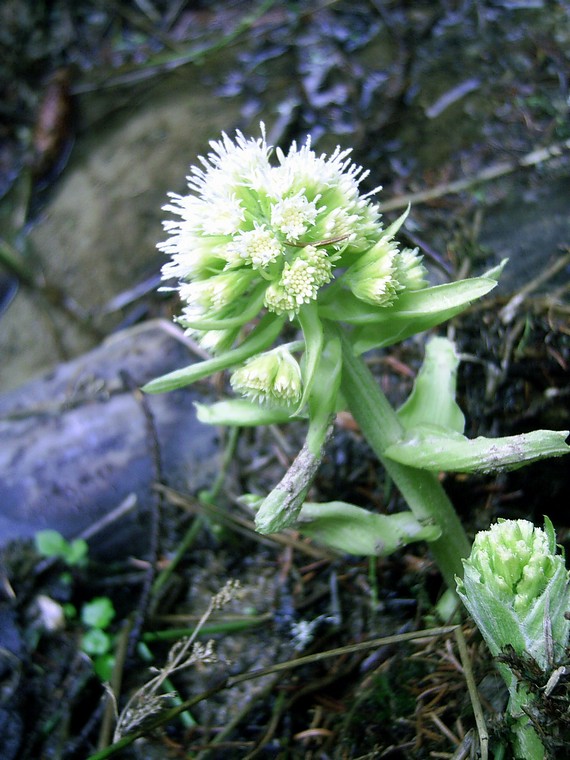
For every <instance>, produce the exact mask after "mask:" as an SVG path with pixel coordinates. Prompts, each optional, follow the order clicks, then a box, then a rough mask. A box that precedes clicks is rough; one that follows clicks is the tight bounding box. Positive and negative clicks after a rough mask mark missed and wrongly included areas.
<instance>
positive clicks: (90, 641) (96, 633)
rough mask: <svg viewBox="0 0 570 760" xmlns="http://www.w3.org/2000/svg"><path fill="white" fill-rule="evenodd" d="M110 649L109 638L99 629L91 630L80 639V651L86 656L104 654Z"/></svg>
mask: <svg viewBox="0 0 570 760" xmlns="http://www.w3.org/2000/svg"><path fill="white" fill-rule="evenodd" d="M110 648H111V637H110V636H109V634H108V633H105V631H102V630H101V629H100V628H91V630H89V631H87V632H86V633H85V634H84V635H83V638H82V639H81V649H82V650H83V651H84V652H85V653H86V654H88V655H90V656H93V655H100V654H106V653H107V652H108V651H109V649H110Z"/></svg>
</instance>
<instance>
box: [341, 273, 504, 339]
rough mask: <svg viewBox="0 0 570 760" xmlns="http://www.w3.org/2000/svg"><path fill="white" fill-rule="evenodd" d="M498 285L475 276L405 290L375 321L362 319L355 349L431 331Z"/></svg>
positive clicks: (491, 280)
mask: <svg viewBox="0 0 570 760" xmlns="http://www.w3.org/2000/svg"><path fill="white" fill-rule="evenodd" d="M496 285H497V281H496V280H494V279H492V278H489V277H474V278H472V279H469V280H460V281H459V282H450V283H446V284H444V285H434V286H433V287H431V288H424V289H423V290H414V291H410V292H406V293H403V294H402V295H401V296H400V297H399V298H398V300H397V301H396V303H395V304H393V305H392V306H388V307H385V308H384V309H382V310H380V309H379V310H378V311H379V312H380V311H381V314H379V315H377V316H376V318H375V319H374V320H372V319H370V320H368V322H365V321H362V322H360V324H362V325H364V326H363V327H361V328H360V329H358V330H356V331H355V333H354V350H355V352H356V353H358V354H362V353H364V352H365V351H369V350H370V349H372V348H385V347H386V346H391V345H393V344H394V343H398V342H400V341H402V340H405V339H406V338H409V337H410V336H412V335H416V334H417V333H421V332H424V331H425V330H429V329H430V328H432V327H435V326H437V325H439V324H441V323H442V322H446V321H447V320H448V319H451V317H454V316H456V315H457V314H459V313H460V312H462V311H464V310H465V309H466V308H467V307H468V306H469V305H470V304H471V302H472V301H474V300H476V299H477V298H481V297H482V296H484V295H486V294H487V293H489V291H491V290H492V289H493V288H494V287H496ZM356 324H358V323H356Z"/></svg>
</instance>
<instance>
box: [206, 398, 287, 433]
mask: <svg viewBox="0 0 570 760" xmlns="http://www.w3.org/2000/svg"><path fill="white" fill-rule="evenodd" d="M194 406H195V407H196V416H197V417H198V419H199V420H200V422H204V423H206V424H207V425H235V426H237V427H257V426H258V425H279V424H282V423H284V422H290V421H291V420H295V419H300V417H299V416H298V415H295V413H294V412H293V411H292V410H291V409H290V408H289V409H288V408H286V407H272V406H262V405H261V404H258V403H256V402H255V401H249V400H248V399H241V398H239V399H238V398H236V399H228V400H225V401H218V402H217V403H215V404H200V403H199V402H195V403H194Z"/></svg>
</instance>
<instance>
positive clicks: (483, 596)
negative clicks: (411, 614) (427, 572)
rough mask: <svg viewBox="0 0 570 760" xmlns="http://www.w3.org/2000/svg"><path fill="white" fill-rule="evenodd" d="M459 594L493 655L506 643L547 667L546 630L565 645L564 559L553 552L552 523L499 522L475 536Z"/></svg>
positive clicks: (567, 625) (566, 595) (568, 626)
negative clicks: (542, 524)
mask: <svg viewBox="0 0 570 760" xmlns="http://www.w3.org/2000/svg"><path fill="white" fill-rule="evenodd" d="M463 564H464V567H465V577H464V579H463V580H462V581H458V592H459V595H460V596H461V598H462V599H463V601H464V603H465V605H466V607H467V609H468V610H469V612H470V613H471V615H472V616H473V618H474V619H475V621H476V622H477V625H478V627H479V628H480V630H481V632H482V633H483V635H484V636H485V639H486V641H487V644H488V646H489V648H490V650H491V652H492V653H493V654H494V655H497V654H498V653H499V652H500V651H501V650H502V649H504V647H506V646H507V645H509V646H512V647H513V648H514V649H515V651H516V653H517V654H523V653H525V652H526V653H529V654H531V655H532V656H533V657H534V658H535V659H536V661H537V662H538V663H539V665H540V666H541V667H542V668H544V669H546V667H547V665H548V642H547V641H546V636H547V631H551V634H552V637H553V639H554V640H555V641H557V642H558V646H559V647H562V648H563V647H565V646H566V643H567V640H568V633H569V630H570V622H569V621H568V620H566V617H565V613H566V612H567V611H568V606H569V603H570V599H569V586H568V573H567V572H566V567H565V563H564V557H563V556H562V555H560V554H557V553H556V539H555V536H554V530H553V528H552V524H551V523H550V522H549V521H546V524H545V529H544V530H542V529H541V528H535V526H534V525H533V524H532V523H531V522H529V521H528V520H500V521H499V522H498V523H497V524H496V525H493V526H492V527H491V528H490V529H489V530H486V531H481V532H479V533H478V534H477V535H476V537H475V541H474V542H473V548H472V550H471V556H470V557H469V559H468V560H464V563H463Z"/></svg>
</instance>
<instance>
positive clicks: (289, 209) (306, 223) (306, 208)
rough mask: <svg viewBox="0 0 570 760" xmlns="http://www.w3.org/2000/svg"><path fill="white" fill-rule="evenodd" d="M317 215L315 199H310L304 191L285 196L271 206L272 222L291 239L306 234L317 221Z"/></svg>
mask: <svg viewBox="0 0 570 760" xmlns="http://www.w3.org/2000/svg"><path fill="white" fill-rule="evenodd" d="M316 200H318V196H317V198H316ZM316 217H317V207H316V205H315V201H308V200H307V197H306V196H305V195H303V194H302V193H299V194H298V195H294V196H293V197H291V198H283V199H281V200H280V201H278V202H277V203H274V204H273V205H272V208H271V224H272V225H273V226H274V228H275V229H277V230H279V232H281V233H282V234H283V235H285V236H286V237H287V238H288V239H289V240H297V239H298V238H300V237H301V235H304V234H305V232H306V231H307V230H308V229H309V228H310V227H312V225H313V224H314V223H315V219H316Z"/></svg>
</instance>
